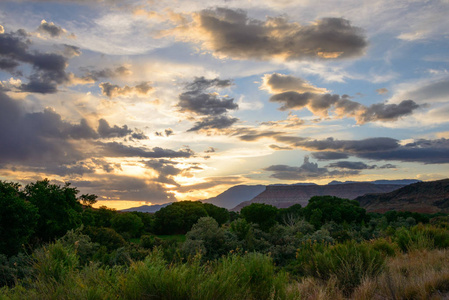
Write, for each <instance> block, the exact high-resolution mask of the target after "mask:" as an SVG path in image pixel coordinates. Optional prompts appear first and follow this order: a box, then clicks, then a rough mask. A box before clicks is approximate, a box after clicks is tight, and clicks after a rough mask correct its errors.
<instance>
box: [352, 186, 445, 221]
mask: <svg viewBox="0 0 449 300" xmlns="http://www.w3.org/2000/svg"><path fill="white" fill-rule="evenodd" d="M355 200H357V201H359V202H360V205H361V206H362V207H364V208H365V209H366V210H367V211H368V212H380V213H383V212H386V211H389V210H396V211H412V212H420V213H437V212H444V213H448V212H449V179H443V180H438V181H429V182H418V183H414V184H411V185H407V186H405V187H403V188H400V189H398V190H395V191H392V192H390V193H383V194H367V195H364V196H360V197H357V198H356V199H355Z"/></svg>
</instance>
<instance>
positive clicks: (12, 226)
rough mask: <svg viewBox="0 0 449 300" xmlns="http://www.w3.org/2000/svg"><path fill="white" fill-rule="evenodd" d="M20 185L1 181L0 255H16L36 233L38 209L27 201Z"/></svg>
mask: <svg viewBox="0 0 449 300" xmlns="http://www.w3.org/2000/svg"><path fill="white" fill-rule="evenodd" d="M19 188H20V185H19V184H18V183H12V182H4V181H0V253H3V254H6V255H14V254H17V253H18V252H19V251H20V248H21V247H22V244H26V243H27V242H28V240H29V238H30V237H31V235H32V234H33V233H34V231H35V229H36V225H37V220H38V218H39V215H38V209H37V207H36V206H34V205H33V204H31V203H30V202H29V201H27V200H26V199H25V195H24V194H23V193H22V192H21V191H20V190H19Z"/></svg>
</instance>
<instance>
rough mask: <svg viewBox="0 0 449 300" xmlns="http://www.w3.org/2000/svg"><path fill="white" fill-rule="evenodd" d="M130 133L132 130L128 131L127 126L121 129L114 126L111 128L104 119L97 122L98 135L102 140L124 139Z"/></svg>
mask: <svg viewBox="0 0 449 300" xmlns="http://www.w3.org/2000/svg"><path fill="white" fill-rule="evenodd" d="M131 133H132V130H130V129H128V126H127V125H123V126H122V127H118V126H117V125H114V126H113V127H111V126H109V123H108V122H107V121H106V120H105V119H100V120H99V125H98V134H99V135H100V136H101V137H102V138H113V137H124V136H127V135H128V134H131Z"/></svg>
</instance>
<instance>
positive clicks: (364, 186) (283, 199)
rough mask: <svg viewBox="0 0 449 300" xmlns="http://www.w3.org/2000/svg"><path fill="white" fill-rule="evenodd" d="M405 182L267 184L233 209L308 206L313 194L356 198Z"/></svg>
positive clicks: (398, 186) (393, 187) (383, 191)
mask: <svg viewBox="0 0 449 300" xmlns="http://www.w3.org/2000/svg"><path fill="white" fill-rule="evenodd" d="M403 186H404V185H403V184H375V183H370V182H355V183H341V184H328V185H290V186H267V188H266V190H265V191H264V192H262V193H261V194H259V195H257V196H256V197H255V198H253V199H252V200H250V201H246V202H242V203H240V204H239V205H237V206H236V207H234V208H233V209H232V210H233V211H240V209H242V208H243V207H245V206H247V205H250V204H251V203H265V204H270V205H273V206H276V207H278V208H285V207H289V206H292V205H293V204H301V206H303V207H304V206H306V205H307V203H308V201H309V199H310V198H311V197H313V196H324V195H330V196H336V197H340V198H347V199H354V198H356V197H358V196H361V195H365V194H367V193H385V192H391V191H394V190H396V189H399V188H401V187H403Z"/></svg>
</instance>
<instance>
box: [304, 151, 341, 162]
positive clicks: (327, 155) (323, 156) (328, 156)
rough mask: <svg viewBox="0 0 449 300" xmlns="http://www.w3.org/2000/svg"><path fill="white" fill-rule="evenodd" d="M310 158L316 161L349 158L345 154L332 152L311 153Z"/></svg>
mask: <svg viewBox="0 0 449 300" xmlns="http://www.w3.org/2000/svg"><path fill="white" fill-rule="evenodd" d="M312 156H313V158H315V159H318V160H334V159H346V158H348V157H349V155H348V154H346V153H341V152H332V151H322V152H313V153H312Z"/></svg>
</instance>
